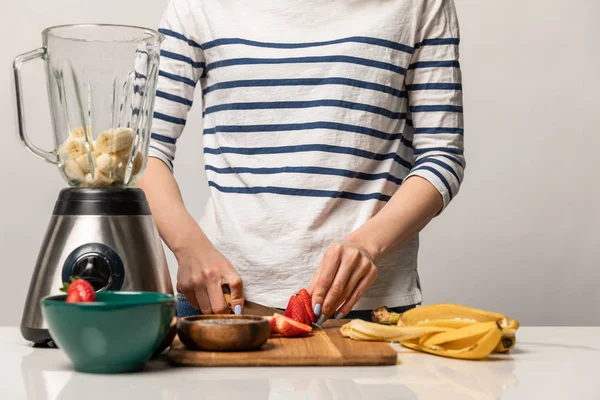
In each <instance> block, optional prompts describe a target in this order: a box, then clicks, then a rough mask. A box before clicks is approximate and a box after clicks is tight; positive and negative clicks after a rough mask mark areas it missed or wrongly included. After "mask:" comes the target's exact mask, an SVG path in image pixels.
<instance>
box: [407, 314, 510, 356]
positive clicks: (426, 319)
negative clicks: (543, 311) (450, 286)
mask: <svg viewBox="0 0 600 400" xmlns="http://www.w3.org/2000/svg"><path fill="white" fill-rule="evenodd" d="M491 321H495V322H497V323H498V324H499V326H500V327H501V329H502V339H501V340H500V341H499V342H498V346H497V347H496V349H495V350H494V352H496V353H508V352H510V350H511V349H512V348H514V347H515V345H516V338H515V334H516V331H517V329H519V321H517V320H513V319H510V318H508V317H507V316H505V315H503V314H499V313H495V312H491V311H485V310H480V309H477V308H472V307H467V306H462V305H458V304H435V305H429V306H422V307H416V308H413V309H411V310H408V311H406V312H405V313H403V314H402V315H400V316H399V320H398V325H400V326H412V325H435V326H447V327H452V326H454V327H456V328H460V327H461V326H467V325H470V324H475V323H477V322H491Z"/></svg>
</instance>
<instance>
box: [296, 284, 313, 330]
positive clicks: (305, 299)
mask: <svg viewBox="0 0 600 400" xmlns="http://www.w3.org/2000/svg"><path fill="white" fill-rule="evenodd" d="M297 296H298V298H299V299H300V302H301V303H302V304H303V305H304V310H305V311H306V315H307V316H308V321H307V324H310V323H315V322H317V316H316V315H315V313H314V311H313V307H312V298H311V297H310V294H308V291H307V290H306V289H300V291H299V292H298V295H297Z"/></svg>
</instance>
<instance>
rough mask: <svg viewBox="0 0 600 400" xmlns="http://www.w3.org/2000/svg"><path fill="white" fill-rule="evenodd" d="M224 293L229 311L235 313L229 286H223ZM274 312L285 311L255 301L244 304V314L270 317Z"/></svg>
mask: <svg viewBox="0 0 600 400" xmlns="http://www.w3.org/2000/svg"><path fill="white" fill-rule="evenodd" d="M223 295H224V296H225V302H226V303H227V308H229V311H230V312H232V313H233V307H232V306H231V294H230V291H229V287H228V286H223ZM273 314H283V312H281V311H279V310H277V309H275V308H271V307H267V306H264V305H262V304H259V303H255V302H253V301H248V300H245V301H244V306H243V308H242V315H259V316H261V317H270V316H272V315H273Z"/></svg>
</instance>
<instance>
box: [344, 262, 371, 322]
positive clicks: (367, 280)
mask: <svg viewBox="0 0 600 400" xmlns="http://www.w3.org/2000/svg"><path fill="white" fill-rule="evenodd" d="M376 279H377V267H375V265H373V264H370V265H369V268H368V271H367V273H366V274H365V275H363V277H362V278H361V279H360V280H359V281H358V284H357V285H356V287H355V288H354V290H352V292H351V293H350V295H349V296H348V299H347V300H346V301H345V302H344V304H343V305H342V306H341V307H340V308H339V310H338V312H337V313H336V319H340V318H342V317H343V316H345V315H348V313H349V312H350V311H352V308H353V307H354V306H355V305H356V303H357V302H358V300H359V299H360V297H361V296H362V295H363V293H364V292H365V291H366V290H367V289H368V288H369V286H371V285H372V284H373V282H375V280H376Z"/></svg>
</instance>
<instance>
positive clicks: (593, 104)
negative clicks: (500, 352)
mask: <svg viewBox="0 0 600 400" xmlns="http://www.w3.org/2000/svg"><path fill="white" fill-rule="evenodd" d="M365 1H371V0H365ZM456 3H457V7H458V12H459V18H460V22H461V28H462V37H463V40H462V48H461V63H462V66H463V70H464V88H465V109H466V114H465V120H466V132H467V133H466V146H467V160H468V167H467V170H466V179H465V183H464V185H463V187H462V190H461V193H460V194H459V196H458V197H457V198H456V199H455V200H454V202H453V204H451V206H450V207H449V208H448V209H447V210H446V211H445V213H444V214H443V215H442V216H440V217H439V218H437V219H436V220H435V221H434V222H433V223H432V224H431V225H430V226H429V227H427V228H426V230H425V231H424V232H423V234H422V249H421V253H420V273H421V276H422V284H423V289H424V295H425V300H426V303H438V302H454V303H462V304H467V305H472V306H475V307H482V308H485V309H489V310H494V311H499V312H503V313H506V314H508V315H510V316H511V317H514V318H517V319H519V320H520V321H521V322H522V324H523V325H600V290H599V288H598V286H599V285H600V250H599V248H600V246H599V235H598V228H597V226H598V223H599V222H600V185H599V184H598V182H599V181H598V177H597V174H598V172H599V171H600V161H599V157H598V150H599V149H600V132H599V130H598V129H599V127H600V101H599V100H598V92H599V91H600V78H599V76H600V25H599V24H598V23H597V21H598V17H600V2H598V1H597V0H571V1H569V2H566V1H561V0H552V1H550V0H502V1H495V0H456ZM165 5H166V0H146V1H139V0H136V1H133V0H127V1H123V0H103V1H102V2H100V1H96V2H88V1H86V2H82V1H80V0H53V1H43V0H21V1H11V2H9V1H7V0H2V6H3V7H2V8H3V12H2V13H1V14H0V34H1V37H2V38H3V45H2V47H3V51H2V52H1V53H0V65H1V66H2V68H1V71H2V73H1V74H0V93H2V95H1V96H0V110H2V111H1V112H2V116H3V117H4V118H3V120H4V124H3V129H2V131H3V132H2V133H1V135H2V139H3V140H2V143H4V146H3V148H2V157H1V159H0V160H1V161H0V177H1V179H2V186H1V188H0V193H1V196H0V199H1V200H0V201H1V207H0V210H1V211H0V255H1V264H2V265H1V268H2V276H3V279H2V282H3V283H2V290H0V325H18V324H19V322H20V316H21V312H22V307H23V303H24V299H25V295H26V290H27V287H28V284H29V280H30V277H31V273H32V269H33V264H34V262H35V258H36V255H37V252H38V249H39V245H40V242H41V240H42V236H43V234H44V231H45V229H46V225H47V223H48V220H49V217H50V213H51V211H52V208H53V203H54V201H55V199H56V195H57V194H58V191H59V190H60V189H61V188H62V187H63V186H64V185H65V184H64V182H63V181H62V180H61V178H60V176H59V174H58V172H57V171H56V170H55V167H54V166H52V165H50V164H46V163H44V162H43V161H42V160H39V159H37V158H35V157H34V156H33V155H31V154H29V153H28V152H27V151H26V150H25V149H24V147H22V146H21V144H20V142H19V140H18V137H17V131H16V124H15V116H14V114H15V112H14V104H13V97H12V93H13V92H12V90H13V89H12V75H11V68H10V66H11V63H12V59H13V57H14V56H16V55H17V54H20V53H23V52H26V51H29V50H33V49H34V48H36V47H39V46H40V45H41V37H40V32H41V31H42V29H44V28H45V27H47V26H51V25H57V24H62V23H75V22H110V23H123V24H136V25H145V26H149V27H156V25H157V23H158V21H159V18H160V15H161V13H162V11H163V8H164V7H165ZM25 74H26V78H27V82H26V85H25V89H26V93H25V94H26V101H27V108H28V111H29V114H28V116H29V119H28V128H29V132H30V136H31V138H32V140H33V141H34V142H35V143H37V144H38V145H39V146H40V147H43V148H47V149H50V147H51V144H52V136H51V130H50V120H49V116H48V106H47V103H46V89H45V87H44V85H45V80H44V77H43V72H42V65H41V63H39V62H38V63H32V64H31V65H29V66H28V67H27V68H25ZM200 106H201V104H200V98H199V96H198V98H197V101H196V103H195V109H194V111H193V112H192V113H191V115H190V117H189V119H188V120H189V125H188V127H187V128H186V131H185V133H184V135H183V138H182V139H181V141H180V146H179V151H178V154H177V164H176V177H177V179H178V181H179V183H180V185H181V188H182V191H183V194H184V197H185V201H186V204H187V206H188V208H189V209H190V211H191V212H192V214H193V215H194V216H195V217H197V218H199V217H200V216H201V215H202V212H203V206H204V203H205V200H206V193H207V185H206V178H205V175H204V172H203V161H202V157H201V149H202V142H201V140H202V137H201V136H202V135H201V132H202V129H201V125H202V121H201V113H200ZM169 262H170V268H171V271H172V273H173V274H174V273H175V271H176V264H175V262H174V259H173V257H172V255H171V254H169Z"/></svg>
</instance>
